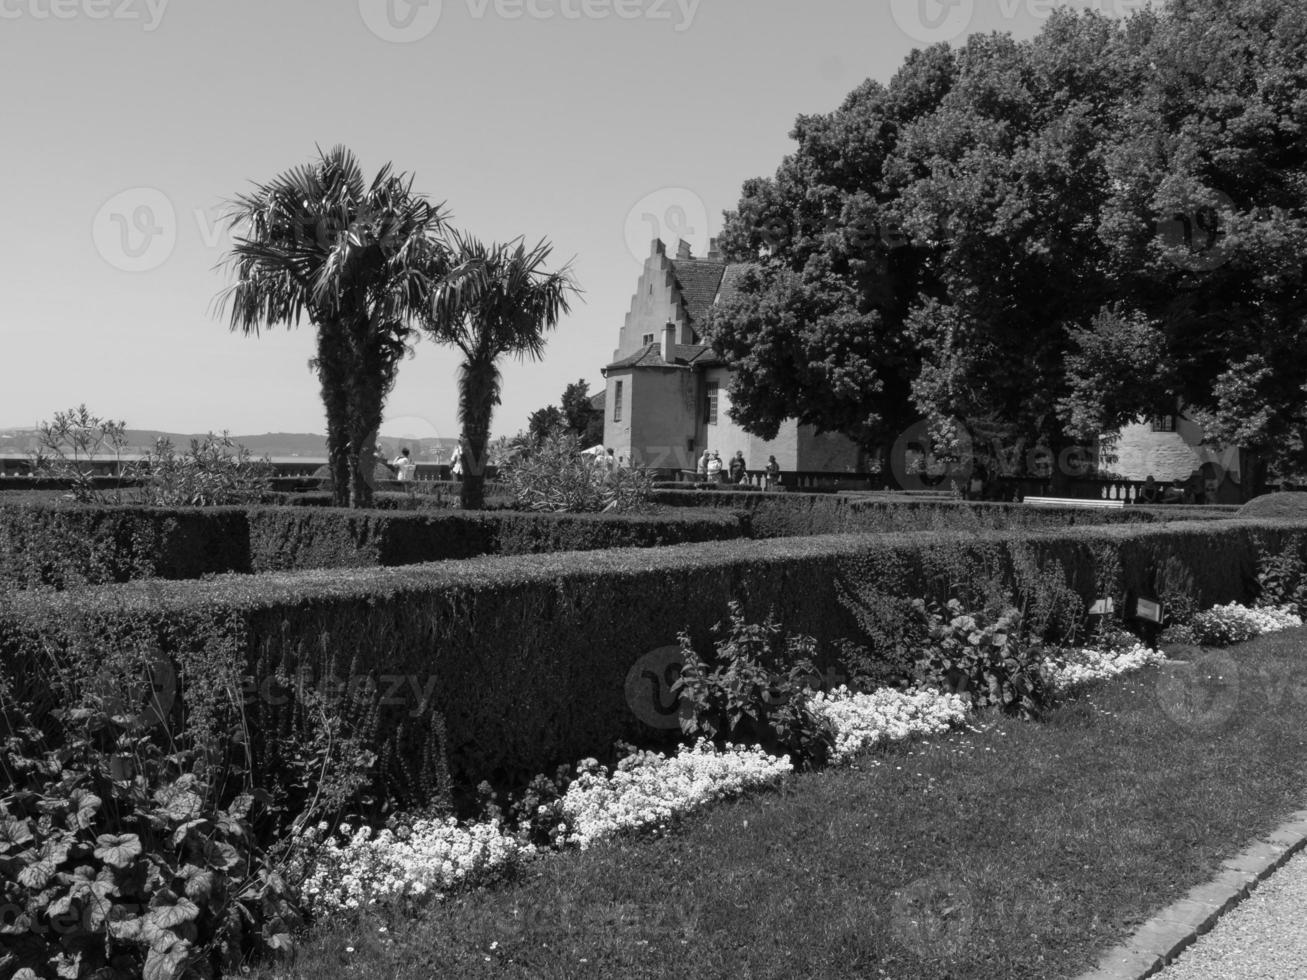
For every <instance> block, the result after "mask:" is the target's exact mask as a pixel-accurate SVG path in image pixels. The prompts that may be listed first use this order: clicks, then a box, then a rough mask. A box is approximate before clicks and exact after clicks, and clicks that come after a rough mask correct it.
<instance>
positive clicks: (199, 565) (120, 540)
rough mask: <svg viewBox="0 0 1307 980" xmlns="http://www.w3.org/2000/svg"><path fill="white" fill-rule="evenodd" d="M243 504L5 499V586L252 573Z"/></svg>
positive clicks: (1, 534)
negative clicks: (162, 505)
mask: <svg viewBox="0 0 1307 980" xmlns="http://www.w3.org/2000/svg"><path fill="white" fill-rule="evenodd" d="M250 570H251V566H250V535H249V526H248V523H247V520H246V512H245V511H244V510H242V509H239V508H225V507H215V508H206V509H204V510H200V509H197V508H188V509H177V510H172V509H163V508H154V507H132V506H116V507H98V506H95V505H78V504H66V505H65V504H60V505H56V506H49V505H44V504H32V505H24V504H20V505H18V506H12V505H5V506H0V586H4V585H6V584H9V585H13V586H16V587H18V588H20V589H30V588H40V587H53V588H57V589H62V588H70V587H73V586H80V585H100V584H105V583H110V582H126V581H129V580H131V579H138V578H155V577H158V578H179V579H186V578H199V577H200V576H202V575H207V574H210V573H216V572H248V571H250Z"/></svg>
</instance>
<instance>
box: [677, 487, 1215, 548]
mask: <svg viewBox="0 0 1307 980" xmlns="http://www.w3.org/2000/svg"><path fill="white" fill-rule="evenodd" d="M653 499H654V500H655V501H656V502H657V503H659V504H662V505H664V506H669V507H693V508H704V507H717V508H729V509H732V510H743V511H745V512H747V513H748V514H749V515H750V516H751V518H752V531H753V536H754V537H759V538H784V537H802V536H809V535H814V534H836V533H839V532H842V531H851V532H858V531H863V532H888V531H897V530H922V531H932V530H940V531H943V530H970V531H980V530H985V529H998V528H1014V529H1017V530H1039V529H1046V528H1058V527H1072V526H1088V525H1094V526H1097V525H1102V524H1153V523H1159V522H1166V521H1175V520H1213V519H1222V518H1227V517H1231V516H1233V515H1232V514H1231V513H1228V512H1225V511H1220V510H1215V509H1205V508H1194V507H1183V508H1181V507H1152V508H1149V507H1122V508H1119V509H1115V508H1092V507H1055V506H1047V507H1044V506H1041V507H1034V506H1030V505H1026V504H1012V503H996V502H988V501H972V502H968V501H961V500H951V499H942V500H941V499H918V500H913V499H911V498H906V497H895V498H891V499H878V498H875V497H861V496H848V495H840V494H819V493H777V492H766V493H759V492H739V491H734V490H710V491H704V490H659V491H656V492H655V493H654V496H653Z"/></svg>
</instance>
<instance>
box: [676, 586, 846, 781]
mask: <svg viewBox="0 0 1307 980" xmlns="http://www.w3.org/2000/svg"><path fill="white" fill-rule="evenodd" d="M713 633H714V635H715V636H716V637H717V641H716V644H715V646H716V650H715V653H714V654H713V655H712V657H711V658H710V660H708V661H705V660H704V659H703V658H701V657H700V656H699V655H698V654H697V653H695V651H694V641H693V640H691V638H690V637H689V635H688V634H684V633H683V634H681V637H680V642H681V654H682V656H683V658H684V665H683V666H682V668H681V676H680V678H679V679H678V680H677V681H676V683H675V684H673V685H672V688H671V689H672V692H673V693H675V694H676V695H677V696H678V697H679V698H680V703H681V705H682V713H681V716H680V722H681V731H682V732H683V733H684V734H685V735H687V736H689V737H691V738H694V737H696V736H703V737H706V738H708V739H710V740H712V741H714V742H716V743H717V744H718V745H724V744H725V743H726V742H735V743H737V744H741V743H742V744H745V745H760V746H762V748H763V749H764V750H766V751H767V752H769V753H771V754H772V755H788V756H789V757H790V761H791V762H793V763H794V764H795V765H796V766H799V767H805V766H822V765H824V764H825V763H826V761H827V760H828V759H829V758H830V753H831V750H832V749H833V748H834V747H835V732H834V730H833V729H832V727H831V726H830V723H829V722H828V721H826V720H825V719H824V718H823V717H821V716H820V715H817V714H815V713H814V712H813V711H812V708H811V706H810V705H809V703H808V688H809V687H810V686H811V683H812V679H813V678H814V677H815V676H816V675H817V668H816V665H815V663H814V662H813V655H814V654H815V652H816V641H814V640H813V639H812V637H805V636H795V635H791V636H788V637H786V638H785V639H784V641H783V642H782V640H781V628H780V624H778V623H777V622H776V621H775V620H774V619H773V618H772V617H771V616H768V618H767V619H766V621H765V622H763V623H761V624H756V623H748V622H746V621H745V616H744V611H743V609H742V608H741V606H740V604H739V603H738V602H731V603H730V618H729V624H728V625H725V626H724V625H723V624H720V623H719V624H718V625H717V626H715V627H714V628H713Z"/></svg>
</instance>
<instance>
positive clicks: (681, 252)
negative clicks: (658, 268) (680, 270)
mask: <svg viewBox="0 0 1307 980" xmlns="http://www.w3.org/2000/svg"><path fill="white" fill-rule="evenodd" d="M676 257H677V258H678V259H692V258H694V256H693V255H691V254H690V243H689V242H687V241H686V240H685V239H684V238H682V239H681V242H680V244H679V245H677V246H676Z"/></svg>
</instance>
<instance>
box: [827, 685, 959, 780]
mask: <svg viewBox="0 0 1307 980" xmlns="http://www.w3.org/2000/svg"><path fill="white" fill-rule="evenodd" d="M970 707H971V706H970V702H969V699H968V698H966V697H964V696H962V695H959V694H943V693H941V692H939V691H933V690H907V691H895V690H890V689H888V688H886V689H882V690H879V691H873V692H871V693H858V692H853V691H850V690H849V689H848V688H847V687H840V688H837V689H836V690H834V691H831V692H829V693H824V692H818V693H817V694H814V695H813V698H812V710H813V711H814V712H815V713H816V714H818V715H820V716H821V717H822V718H825V719H826V720H827V721H828V722H829V723H830V724H831V726H832V727H833V728H834V729H835V749H834V751H833V752H832V754H831V761H832V762H836V763H839V762H844V761H845V760H847V759H848V758H849V757H850V756H852V755H855V754H857V753H858V752H860V751H862V750H863V749H865V748H867V747H869V746H872V745H875V744H876V743H877V742H882V741H886V740H894V741H897V740H898V739H903V738H907V737H909V736H911V735H937V734H939V733H940V732H944V731H947V730H948V728H949V726H950V725H954V724H959V723H960V722H961V721H962V720H963V719H964V718H965V717H966V715H967V712H968V711H969V710H970Z"/></svg>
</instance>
